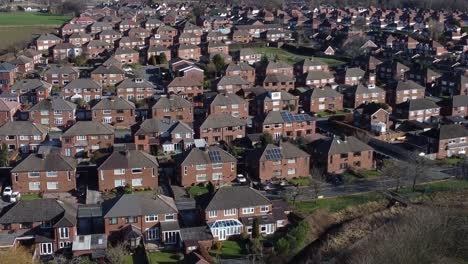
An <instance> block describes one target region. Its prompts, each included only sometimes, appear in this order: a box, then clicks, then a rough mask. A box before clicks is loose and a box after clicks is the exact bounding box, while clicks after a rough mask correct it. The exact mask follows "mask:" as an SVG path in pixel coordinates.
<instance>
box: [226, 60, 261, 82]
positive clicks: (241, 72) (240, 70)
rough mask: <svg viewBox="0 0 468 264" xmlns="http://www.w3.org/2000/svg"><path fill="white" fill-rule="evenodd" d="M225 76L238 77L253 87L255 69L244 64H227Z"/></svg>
mask: <svg viewBox="0 0 468 264" xmlns="http://www.w3.org/2000/svg"><path fill="white" fill-rule="evenodd" d="M225 76H240V77H241V78H243V79H244V80H247V82H248V83H249V84H251V85H253V84H254V83H255V68H254V67H252V66H250V65H249V64H247V63H245V62H236V63H234V62H233V63H229V64H228V66H227V68H226V75H225Z"/></svg>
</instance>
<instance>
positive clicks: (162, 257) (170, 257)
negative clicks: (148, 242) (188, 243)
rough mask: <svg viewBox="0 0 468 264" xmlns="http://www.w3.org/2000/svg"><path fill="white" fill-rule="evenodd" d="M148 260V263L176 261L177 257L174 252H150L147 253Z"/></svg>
mask: <svg viewBox="0 0 468 264" xmlns="http://www.w3.org/2000/svg"><path fill="white" fill-rule="evenodd" d="M148 260H149V263H150V264H156V263H177V262H178V258H177V255H176V254H173V253H168V252H152V253H148Z"/></svg>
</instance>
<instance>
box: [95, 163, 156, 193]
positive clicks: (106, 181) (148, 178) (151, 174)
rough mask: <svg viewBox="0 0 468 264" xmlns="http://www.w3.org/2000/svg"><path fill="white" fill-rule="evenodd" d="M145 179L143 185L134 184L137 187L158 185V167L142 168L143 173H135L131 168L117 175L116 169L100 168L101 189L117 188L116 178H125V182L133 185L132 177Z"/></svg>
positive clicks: (143, 187) (99, 181)
mask: <svg viewBox="0 0 468 264" xmlns="http://www.w3.org/2000/svg"><path fill="white" fill-rule="evenodd" d="M139 178H141V179H142V180H143V183H142V186H134V187H133V188H135V189H145V188H151V189H156V188H157V187H158V168H157V167H155V168H142V172H141V173H137V174H133V173H132V169H131V168H127V169H125V174H123V175H115V174H114V170H100V171H99V175H98V185H99V191H109V190H112V189H114V188H115V180H125V183H127V184H130V185H132V179H139Z"/></svg>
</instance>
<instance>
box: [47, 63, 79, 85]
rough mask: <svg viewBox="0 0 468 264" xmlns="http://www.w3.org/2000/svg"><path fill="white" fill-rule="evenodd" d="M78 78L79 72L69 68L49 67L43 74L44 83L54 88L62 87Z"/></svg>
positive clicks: (61, 66)
mask: <svg viewBox="0 0 468 264" xmlns="http://www.w3.org/2000/svg"><path fill="white" fill-rule="evenodd" d="M79 77H80V72H79V71H78V70H76V69H75V68H73V67H71V66H66V65H65V66H64V65H49V67H48V68H47V70H46V71H45V72H44V77H43V78H44V81H46V82H48V83H50V84H52V85H53V86H56V87H64V86H66V85H67V84H69V83H70V82H71V81H73V80H76V79H78V78H79Z"/></svg>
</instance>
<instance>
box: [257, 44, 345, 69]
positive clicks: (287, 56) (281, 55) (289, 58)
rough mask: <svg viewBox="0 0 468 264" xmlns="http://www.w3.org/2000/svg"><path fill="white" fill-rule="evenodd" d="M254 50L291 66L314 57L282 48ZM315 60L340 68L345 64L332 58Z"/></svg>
mask: <svg viewBox="0 0 468 264" xmlns="http://www.w3.org/2000/svg"><path fill="white" fill-rule="evenodd" d="M253 50H256V51H258V52H260V53H262V54H264V55H265V56H267V57H268V58H269V59H273V58H275V56H276V57H277V58H278V59H279V60H280V61H284V62H286V63H289V64H294V63H296V62H299V61H301V60H303V59H306V58H312V56H304V55H300V54H294V53H291V52H289V51H287V50H284V49H281V48H273V47H261V48H253ZM314 58H315V59H317V60H321V61H323V62H325V63H327V64H328V65H329V66H338V65H342V64H344V62H342V61H339V60H335V59H331V58H321V57H314Z"/></svg>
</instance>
